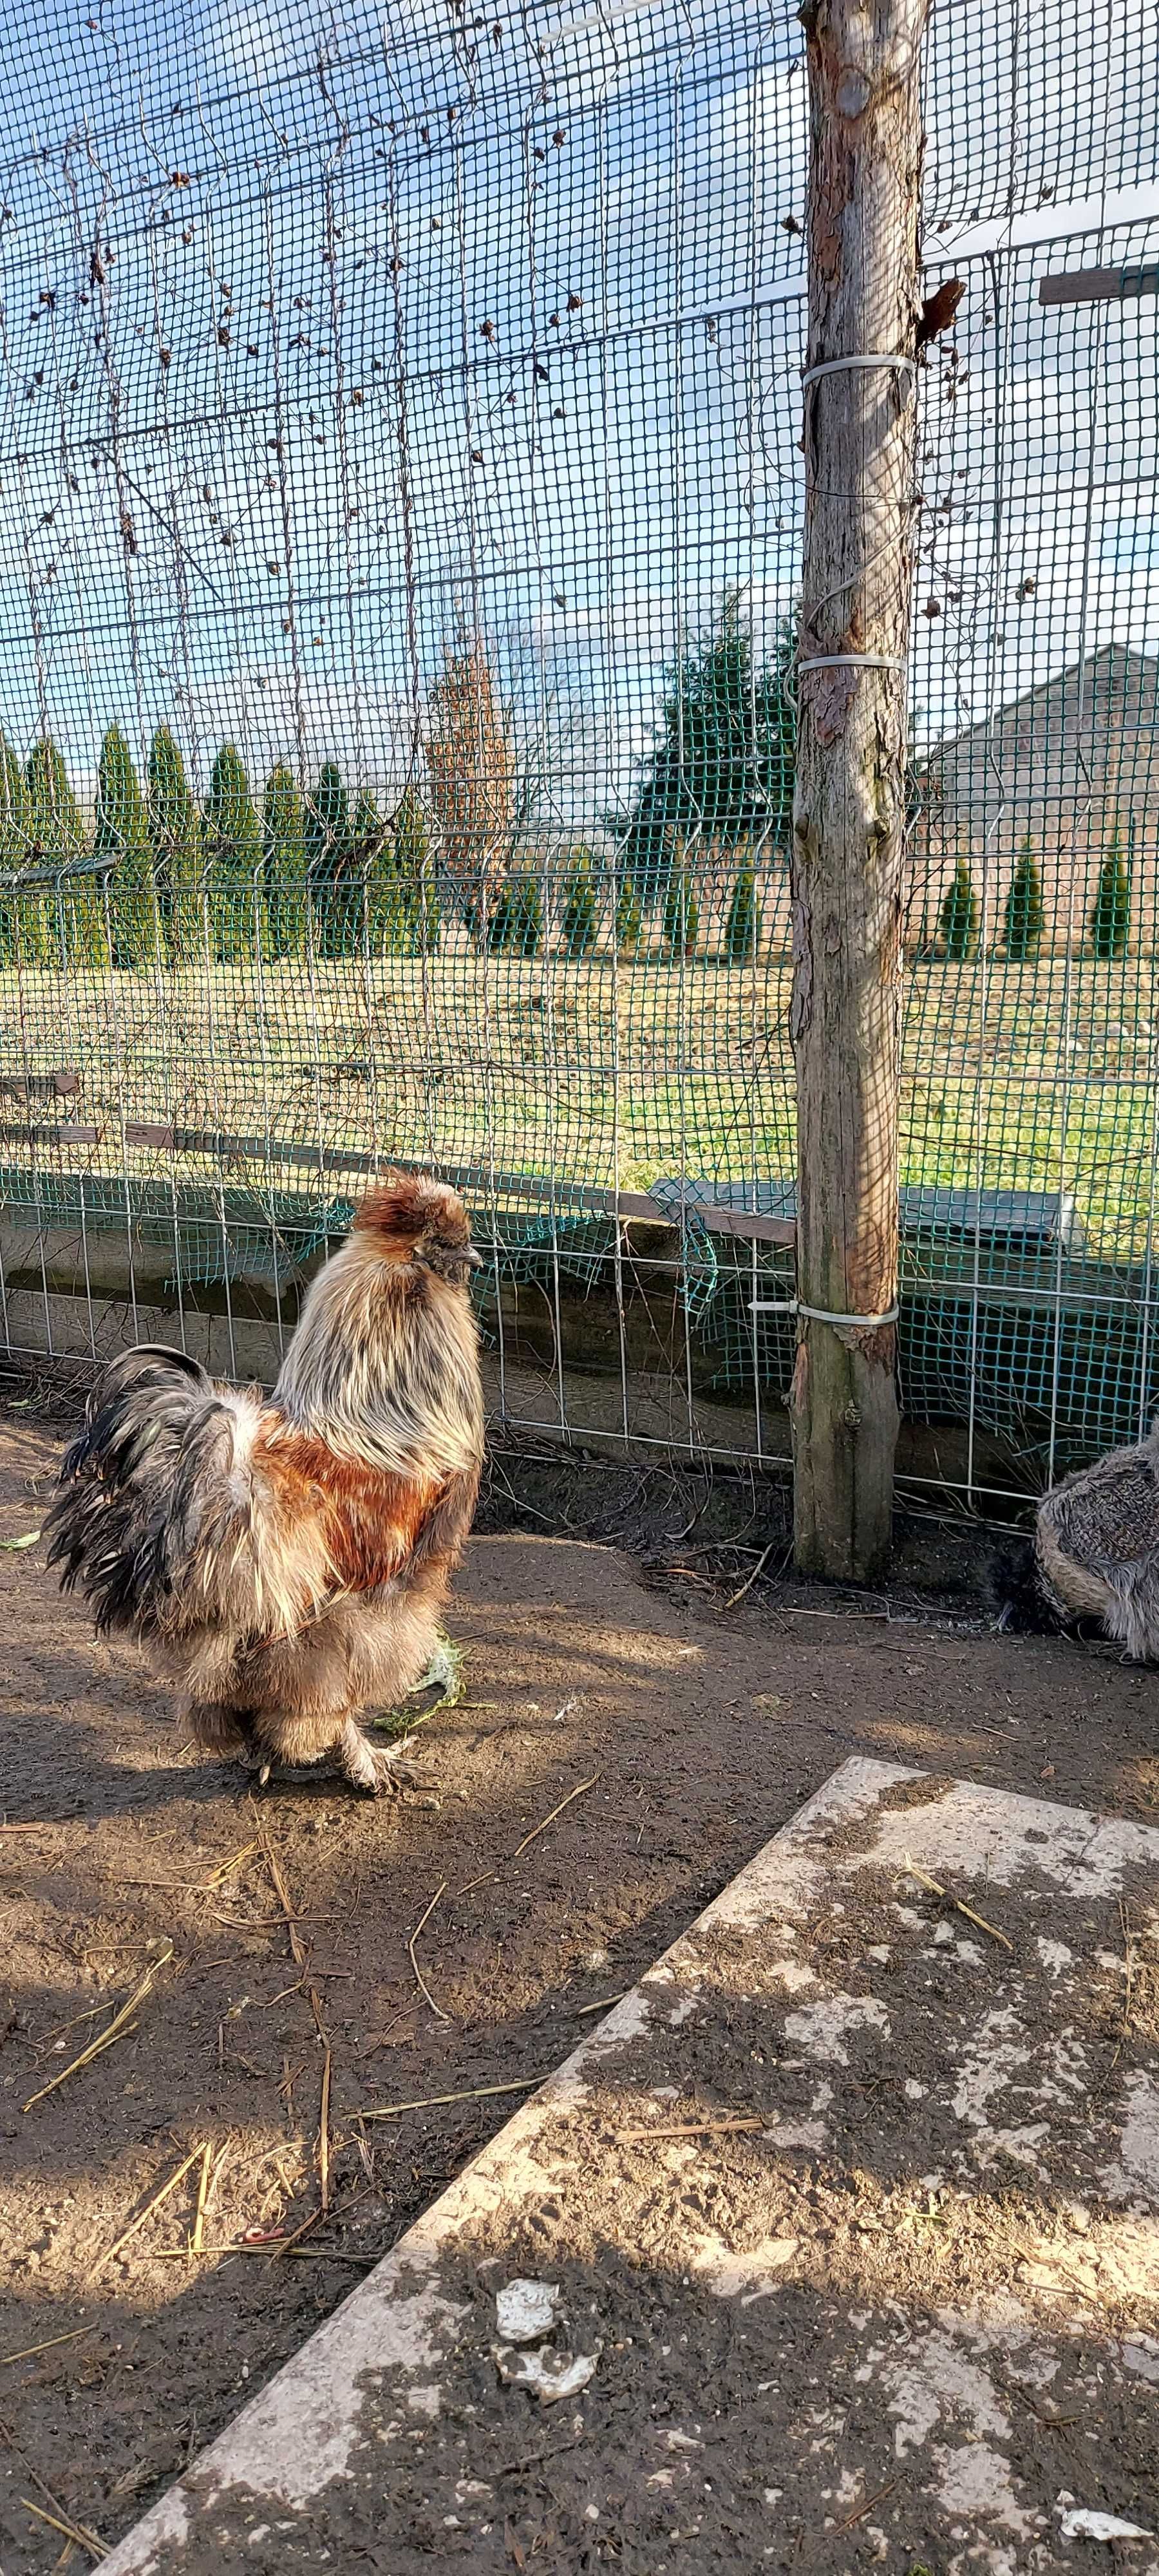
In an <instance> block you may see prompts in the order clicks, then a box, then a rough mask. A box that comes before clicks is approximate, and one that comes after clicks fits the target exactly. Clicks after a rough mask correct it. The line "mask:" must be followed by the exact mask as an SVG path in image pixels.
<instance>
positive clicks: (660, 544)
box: [0, 0, 1159, 825]
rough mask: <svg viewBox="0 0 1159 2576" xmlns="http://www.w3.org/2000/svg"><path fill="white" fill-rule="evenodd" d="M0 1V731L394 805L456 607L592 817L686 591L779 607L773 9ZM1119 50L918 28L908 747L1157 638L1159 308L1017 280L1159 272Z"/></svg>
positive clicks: (783, 532) (1034, 10)
mask: <svg viewBox="0 0 1159 2576" xmlns="http://www.w3.org/2000/svg"><path fill="white" fill-rule="evenodd" d="M6 14H7V15H8V20H9V23H8V26H7V28H6V30H5V32H6V35H7V39H8V41H7V44H6V46H5V55H4V58H5V70H4V72H3V74H2V75H0V81H2V83H3V88H4V102H3V103H4V108H5V118H4V131H5V133H6V135H7V137H8V146H9V158H8V162H7V166H6V167H5V169H4V171H3V174H2V178H0V185H2V188H3V203H4V208H5V213H4V216H3V218H2V219H0V295H2V298H3V317H4V327H3V350H2V356H3V370H2V374H0V513H2V514H3V520H4V524H5V526H6V527H7V530H8V533H9V542H8V545H7V547H6V548H5V549H4V554H3V558H2V559H0V711H2V713H3V717H4V721H5V723H6V725H7V727H8V730H9V731H10V733H11V734H12V736H13V738H14V739H16V740H17V741H19V742H20V743H21V744H22V745H23V744H24V743H25V742H27V740H28V739H29V737H30V736H31V734H32V733H33V732H34V730H35V729H36V727H37V725H38V723H39V722H41V721H42V720H44V721H47V722H48V724H49V725H50V727H51V729H52V730H53V731H54V733H55V734H56V736H57V738H58V739H59V740H60V741H61V743H62V745H63V746H64V748H65V750H66V754H67V756H68V758H69V760H70V763H71V765H72V766H73V768H74V771H75V772H76V774H77V776H78V778H79V779H81V780H82V781H83V779H84V778H85V777H86V776H87V775H88V774H90V773H91V769H92V765H93V760H94V756H95V750H96V746H97V744H98V743H99V739H100V734H101V732H102V731H103V729H104V726H105V724H106V723H107V722H109V721H110V720H111V719H112V718H114V717H116V718H118V719H119V720H120V721H121V722H123V723H124V724H125V725H126V728H127V730H128V731H129V733H130V736H131V738H133V740H134V742H135V743H136V744H137V745H138V747H140V746H141V745H143V744H144V743H145V742H146V741H147V738H148V734H149V732H150V730H151V728H152V725H153V724H154V723H155V722H156V721H157V720H158V719H159V718H161V717H164V718H166V719H167V720H170V721H173V722H175V724H176V727H177V730H178V732H179V733H180V734H181V736H182V739H183V740H184V741H185V743H186V745H187V748H188V749H189V752H190V755H191V758H192V759H193V760H194V762H195V764H196V765H197V767H198V769H199V771H200V772H201V774H204V771H205V768H206V766H207V763H208V759H209V758H210V757H211V756H212V751H213V748H214V747H215V745H216V743H217V741H218V740H220V739H221V737H222V735H223V734H224V733H229V734H232V735H233V737H234V738H235V739H236V740H237V741H238V742H239V744H240V745H241V747H242V749H243V751H244V753H245V755H246V757H247V759H248V761H249V762H250V765H251V767H252V769H253V771H254V772H255V775H260V774H261V773H262V771H263V770H264V769H265V768H266V767H268V766H269V765H270V764H271V763H272V761H273V759H275V758H277V757H279V756H288V757H289V758H291V760H293V761H295V762H296V763H297V764H298V765H299V766H301V767H303V768H305V769H309V768H311V767H312V766H313V765H314V764H315V763H316V762H317V760H318V759H319V758H321V757H323V756H325V755H326V754H328V753H330V752H335V753H337V754H338V756H339V757H340V758H342V759H343V761H344V762H345V763H346V765H347V767H348V768H349V769H350V770H351V771H352V772H356V773H357V774H358V775H360V776H363V777H366V778H369V779H373V780H376V781H391V780H393V781H397V780H398V778H399V777H400V776H401V775H402V774H403V772H404V771H405V768H406V766H407V763H408V761H409V760H411V759H412V758H414V757H415V756H416V755H415V752H414V745H415V744H416V742H421V734H422V729H423V721H424V702H425V696H426V691H427V688H428V686H429V683H430V680H431V677H432V675H433V673H434V672H435V671H436V670H437V668H438V664H439V658H440V651H441V646H442V642H443V640H444V638H445V637H446V636H447V635H448V633H450V632H452V631H453V628H454V625H455V623H456V621H457V620H460V619H465V620H466V621H467V622H472V621H474V622H477V623H479V624H480V625H481V626H482V627H483V628H484V630H485V631H486V632H487V633H488V634H489V635H490V636H492V637H493V639H494V642H495V650H496V655H497V658H498V660H499V662H500V665H501V668H502V672H503V677H504V682H505V685H506V687H507V688H508V690H509V692H510V694H511V695H512V696H513V698H514V699H515V700H516V702H517V709H518V713H517V729H518V731H519V735H520V740H521V744H522V746H523V749H524V752H525V755H526V757H527V759H528V761H529V762H530V763H531V764H532V765H534V764H536V763H538V764H540V765H542V767H543V768H544V770H545V771H547V772H549V773H550V777H549V780H548V792H547V799H546V804H547V810H548V811H554V812H555V813H556V815H557V817H558V818H559V819H560V820H561V821H562V822H563V823H564V824H565V825H566V824H570V823H571V822H572V821H574V820H575V819H576V818H577V817H578V818H580V819H584V818H586V817H589V816H590V815H591V814H593V813H595V812H597V811H599V810H600V809H601V807H602V806H603V805H604V804H606V803H607V801H608V799H609V797H610V796H611V795H613V794H614V793H616V792H618V791H622V790H623V788H624V787H625V786H626V785H628V784H629V783H630V779H631V776H632V774H633V762H634V760H635V759H636V757H637V756H638V754H639V751H640V749H641V747H642V745H643V743H644V742H645V740H646V738H647V732H648V722H649V716H650V711H651V708H652V706H653V703H654V699H655V694H656V690H657V687H658V685H659V678H660V673H661V670H662V667H663V665H664V663H665V662H666V661H668V660H670V659H671V657H672V656H673V654H674V653H675V652H676V651H677V650H678V649H679V645H680V642H681V640H682V639H683V638H684V637H686V636H687V635H689V634H691V633H693V632H695V630H696V629H697V627H698V626H699V625H700V624H702V623H703V621H704V619H705V617H706V616H707V615H708V614H709V613H710V612H711V607H712V603H713V601H714V600H715V599H717V598H719V595H720V593H721V591H722V590H723V588H724V587H725V586H726V584H737V585H739V586H740V587H741V589H742V590H743V591H744V593H745V594H746V596H747V598H748V599H749V601H750V604H751V609H752V614H753V619H754V625H755V627H756V629H757V632H758V635H759V636H760V635H764V636H770V635H771V632H772V629H773V626H774V624H775V621H776V619H777V617H778V616H779V615H780V614H781V613H782V611H783V609H784V607H785V606H786V605H787V603H788V601H789V600H790V599H791V597H792V595H793V590H794V587H795V581H796V574H797V562H798V542H799V518H800V488H799V466H800V459H799V455H798V452H797V446H796V441H797V438H798V435H799V411H800V390H799V377H798V370H799V367H800V364H801V330H802V319H803V314H802V306H801V302H800V299H799V297H798V296H796V295H794V294H793V293H792V292H791V291H788V292H787V291H786V290H791V285H792V281H793V280H794V278H796V277H797V276H798V275H799V272H800V268H801V261H802V241H801V235H800V233H799V231H796V230H794V229H792V227H793V226H795V225H799V222H800V219H801V216H802V214H803V203H802V198H803V174H804V151H805V94H804V78H803V70H802V66H801V61H800V55H801V44H802V38H801V31H800V28H799V25H798V23H797V19H796V15H795V11H792V10H789V9H786V8H780V7H774V8H768V7H765V8H759V7H754V6H751V5H750V6H745V7H739V6H738V7H732V8H725V9H714V8H712V7H706V6H705V5H703V0H658V5H656V6H655V7H652V8H645V9H641V8H638V7H635V6H632V5H628V6H624V5H621V0H603V5H600V0H597V5H596V6H594V7H592V8H585V7H582V6H581V7H579V8H575V9H565V8H561V7H559V6H556V5H552V6H540V7H531V8H524V9H512V8H511V7H510V6H507V5H504V6H502V7H500V8H499V9H498V10H497V11H496V12H495V13H494V14H492V13H490V12H488V13H487V14H486V16H485V17H484V18H483V19H482V21H481V22H480V21H479V20H478V19H477V18H473V17H472V13H471V12H470V11H469V9H467V8H466V7H465V6H464V8H463V10H462V11H461V12H458V13H455V12H453V11H452V10H451V9H449V8H448V7H447V6H445V5H438V6H436V5H434V0H420V5H419V6H418V8H417V9H409V10H408V11H407V12H406V14H405V17H404V16H403V13H402V12H400V11H395V10H394V9H393V8H388V9H387V11H386V12H385V14H384V15H381V16H380V15H379V14H378V13H376V12H373V11H371V10H370V9H368V8H367V7H366V6H365V5H364V0H360V5H359V6H358V7H356V8H355V9H354V10H350V9H348V8H346V9H344V10H343V11H342V14H341V18H340V20H336V19H335V17H334V16H333V15H332V14H331V13H330V12H329V11H327V10H321V9H318V8H316V7H313V6H297V5H295V6H285V5H283V6H282V7H281V8H280V9H273V8H268V7H265V6H255V5H246V6H240V5H238V0H225V5H221V6H207V5H201V6H199V7H192V8H184V9H181V10H177V9H175V8H173V7H172V6H170V7H168V8H166V7H164V6H162V8H160V9H159V10H158V9H154V8H148V9H146V8H144V7H143V6H139V5H137V0H133V5H129V6H119V5H116V0H113V5H110V6H105V7H102V6H101V5H100V0H85V5H84V6H82V7H78V8H75V9H74V8H72V7H69V8H64V7H61V6H59V5H56V6H54V7H52V8H44V7H41V8H40V9H39V10H38V12H37V13H36V15H35V18H34V21H33V23H32V25H31V27H29V24H28V21H27V20H26V18H25V17H24V16H23V14H22V13H18V12H17V11H16V9H15V8H13V7H11V0H9V5H8V8H7V11H6ZM496 29H498V31H499V34H498V38H497V39H496V37H495V35H494V32H493V31H494V30H496ZM464 30H465V32H464ZM1150 44H1151V35H1150V18H1149V14H1148V13H1146V12H1145V11H1144V8H1143V7H1142V5H1141V0H1130V5H1129V6H1121V7H1116V8H1113V9H1112V10H1111V11H1110V13H1109V14H1108V15H1106V16H1104V17H1102V18H1100V20H1099V23H1098V24H1097V25H1095V24H1094V23H1093V21H1092V18H1091V14H1090V13H1089V12H1087V11H1081V10H1079V9H1078V8H1077V7H1076V6H1074V5H1072V0H1005V5H1003V6H1001V7H1000V8H999V9H998V10H997V12H996V13H986V12H983V11H981V10H979V9H978V7H977V5H976V0H953V5H947V6H946V7H944V8H943V9H942V11H941V12H940V14H939V16H938V18H937V21H936V26H935V36H934V42H933V47H932V53H931V64H930V77H929V100H930V127H931V140H930V149H929V154H928V165H927V166H928V189H927V225H928V245H927V248H928V255H929V256H930V257H931V258H932V257H936V258H937V259H939V260H940V259H943V258H944V259H946V260H947V261H948V262H951V263H952V262H953V261H954V259H955V257H957V258H958V259H959V260H960V261H961V262H962V264H963V268H964V273H965V274H966V275H967V278H968V281H969V290H970V291H969V295H968V298H967V302H966V304H965V306H964V307H963V313H962V317H961V328H960V331H959V348H960V363H959V365H958V366H957V368H956V369H952V370H948V369H946V368H945V367H936V368H933V369H931V370H930V371H929V373H928V375H927V378H926V381H925V384H924V387H923V401H924V410H925V433H924V439H925V453H924V458H923V465H922V488H923V491H924V493H925V495H926V502H927V511H926V516H925V518H924V521H923V532H922V533H923V545H924V546H925V547H927V548H928V549H930V551H929V552H928V554H927V555H926V557H925V560H924V561H923V564H922V567H921V570H920V575H919V604H920V606H922V607H924V606H925V604H927V602H928V601H929V600H931V599H936V601H937V607H938V615H937V617H936V618H930V619H926V618H924V617H923V616H922V615H920V614H919V618H918V623H917V643H918V660H917V667H916V668H915V675H914V683H913V697H914V702H915V705H916V706H917V707H918V708H920V709H922V710H923V711H924V713H923V718H922V722H923V724H924V727H925V729H926V730H927V731H933V732H937V731H939V730H942V729H946V728H949V727H951V726H952V725H953V724H954V723H956V722H957V721H958V720H959V719H963V720H964V719H965V718H966V717H968V716H970V715H973V714H976V713H978V712H979V711H980V710H981V709H982V708H984V707H985V706H986V705H987V704H991V703H992V704H995V705H996V704H999V703H1001V702H1003V701H1004V700H1005V699H1007V698H1009V697H1011V696H1013V695H1016V694H1017V693H1018V691H1019V689H1020V688H1021V687H1023V686H1024V685H1026V684H1027V682H1028V681H1029V680H1030V679H1038V678H1042V677H1044V676H1046V674H1047V673H1048V672H1049V671H1050V670H1052V669H1058V668H1061V667H1063V666H1064V665H1065V663H1066V662H1067V661H1069V660H1072V659H1073V658H1074V657H1075V654H1076V653H1077V652H1079V651H1081V650H1094V649H1097V646H1098V645H1099V644H1101V643H1103V642H1106V641H1108V640H1110V637H1111V636H1112V634H1113V635H1115V636H1118V637H1120V638H1121V639H1122V640H1131V641H1134V642H1137V643H1144V644H1154V643H1155V641H1156V639H1157V638H1159V592H1157V591H1156V588H1155V582H1156V565H1155V561H1154V557H1153V551H1152V549H1151V546H1150V543H1149V540H1148V539H1147V538H1146V537H1145V536H1143V535H1142V534H1141V533H1140V532H1141V531H1142V530H1145V529H1147V527H1148V526H1149V522H1150V516H1151V507H1152V501H1153V492H1152V482H1151V478H1152V476H1153V467H1154V458H1153V448H1154V427H1155V417H1154V380H1155V344H1154V333H1155V319H1156V310H1157V306H1156V299H1154V298H1150V299H1148V300H1146V301H1145V302H1141V303H1139V304H1136V305H1134V306H1132V307H1124V308H1107V307H1101V308H1097V309H1096V308H1091V307H1077V308H1070V309H1065V310H1064V311H1063V312H1061V313H1059V312H1057V311H1052V312H1049V313H1040V312H1039V310H1038V307H1037V304H1036V301H1035V298H1036V286H1037V279H1038V277H1039V275H1040V274H1041V273H1042V272H1043V270H1044V268H1045V267H1073V266H1078V265H1085V264H1094V263H1096V262H1097V263H1099V264H1107V263H1109V262H1110V261H1112V260H1116V261H1117V260H1119V259H1129V260H1131V261H1134V260H1135V259H1142V258H1144V257H1145V256H1146V255H1147V253H1148V251H1150V253H1151V255H1155V253H1156V249H1157V248H1159V221H1157V220H1156V218H1155V215H1154V214H1153V213H1152V214H1151V215H1150V216H1148V214H1147V211H1146V210H1147V209H1148V208H1159V193H1157V192H1155V191H1154V189H1153V188H1152V186H1151V182H1152V180H1153V177H1154V171H1155V135H1154V104H1153V99H1152V90H1153V88H1154V83H1153V80H1152V77H1151V72H1150ZM1126 190H1130V191H1134V194H1133V195H1132V196H1131V197H1129V198H1124V197H1123V192H1124V191H1126ZM1078 199H1082V200H1084V201H1087V225H1088V228H1087V230H1086V231H1085V232H1084V233H1082V234H1080V235H1076V236H1075V237H1074V238H1073V239H1067V240H1065V241H1064V242H1061V243H1059V242H1056V243H1054V244H1053V245H1051V244H1049V243H1044V242H1043V241H1042V240H1038V241H1034V240H1023V241H1022V246H1021V247H1018V248H1017V249H1014V250H1011V249H1010V248H1009V247H1008V246H1009V244H1010V243H1011V241H1012V239H1017V237H1018V236H1020V235H1023V236H1024V235H1025V234H1026V233H1027V231H1028V230H1029V231H1030V232H1032V233H1033V231H1034V230H1035V228H1036V226H1037V227H1038V228H1039V229H1041V228H1042V227H1043V226H1045V225H1053V224H1056V223H1058V222H1059V221H1060V220H1063V221H1067V222H1069V221H1070V220H1071V218H1069V217H1062V218H1060V215H1059V209H1060V207H1065V206H1067V205H1071V204H1073V203H1074V202H1075V201H1076V200H1078ZM1091 200H1094V201H1095V202H1094V203H1093V205H1092V204H1091V202H1090V201H1091ZM1111 200H1116V201H1119V202H1118V212H1119V213H1120V215H1121V214H1122V213H1123V211H1124V209H1125V210H1127V211H1129V212H1130V215H1131V220H1130V221H1129V222H1127V221H1122V220H1120V221H1118V222H1117V223H1115V224H1114V225H1111V224H1110V223H1109V222H1108V221H1107V219H1106V218H1107V215H1108V213H1113V212H1115V211H1116V207H1115V205H1113V204H1111V203H1110V201H1111ZM971 244H973V254H972V255H971V256H969V257H968V258H967V257H965V254H967V253H969V252H970V250H971ZM94 254H95V256H94ZM778 299H779V300H778ZM1028 584H1029V585H1030V587H1029V588H1028V587H1027V585H1028ZM417 756H418V757H420V758H421V753H420V754H419V755H417Z"/></svg>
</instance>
